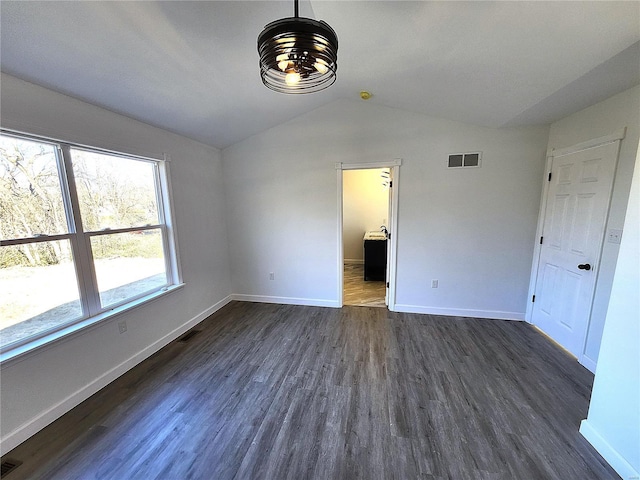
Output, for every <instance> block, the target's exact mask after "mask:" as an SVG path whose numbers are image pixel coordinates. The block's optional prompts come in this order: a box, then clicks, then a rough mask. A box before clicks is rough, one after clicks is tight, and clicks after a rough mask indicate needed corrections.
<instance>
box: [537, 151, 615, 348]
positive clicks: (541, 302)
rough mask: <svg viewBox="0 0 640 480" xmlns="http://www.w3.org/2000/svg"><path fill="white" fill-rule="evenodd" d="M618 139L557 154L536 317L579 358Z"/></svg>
mask: <svg viewBox="0 0 640 480" xmlns="http://www.w3.org/2000/svg"><path fill="white" fill-rule="evenodd" d="M618 146H619V142H618V141H616V142H612V143H608V144H605V145H601V146H597V147H593V148H589V149H586V150H582V151H578V152H574V153H567V154H564V155H561V156H556V157H554V158H553V159H552V170H551V180H550V185H549V188H548V193H547V201H546V210H545V216H544V224H543V233H542V235H543V237H542V245H541V249H540V260H539V262H538V273H537V281H536V287H535V292H534V294H535V301H534V303H533V310H532V322H533V324H534V325H536V326H538V327H539V328H540V329H542V330H543V331H544V332H545V333H547V334H548V335H549V336H551V337H552V338H553V339H554V340H555V341H557V342H558V343H559V344H560V345H562V346H563V347H564V348H566V349H567V350H568V351H569V352H571V353H572V354H573V355H575V356H576V357H578V358H580V357H581V356H582V353H583V350H584V342H585V337H586V333H587V329H588V325H589V318H590V315H591V305H592V302H593V292H594V289H595V284H596V278H597V272H598V267H599V261H600V252H601V249H602V242H603V239H604V229H605V225H606V219H607V212H608V209H609V200H610V197H611V188H612V185H613V177H614V173H615V168H616V163H617V158H618Z"/></svg>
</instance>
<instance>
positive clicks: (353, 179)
mask: <svg viewBox="0 0 640 480" xmlns="http://www.w3.org/2000/svg"><path fill="white" fill-rule="evenodd" d="M386 170H387V171H388V169H386ZM383 171H385V169H382V168H372V169H366V170H345V171H344V172H343V177H342V178H343V184H342V192H343V204H342V211H343V217H342V225H343V229H342V243H343V245H344V260H345V263H347V262H350V261H351V262H354V261H355V262H356V263H357V262H360V263H362V262H363V261H364V243H363V236H364V233H365V232H367V231H370V230H375V231H380V227H381V226H382V225H386V226H387V227H389V225H388V223H387V217H388V216H389V188H388V187H385V186H384V185H383V184H382V183H383V181H384V179H383V178H382V177H381V174H382V172H383Z"/></svg>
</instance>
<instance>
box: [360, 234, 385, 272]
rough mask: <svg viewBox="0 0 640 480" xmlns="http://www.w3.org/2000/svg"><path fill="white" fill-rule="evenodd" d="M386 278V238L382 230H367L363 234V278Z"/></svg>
mask: <svg viewBox="0 0 640 480" xmlns="http://www.w3.org/2000/svg"><path fill="white" fill-rule="evenodd" d="M386 278H387V238H386V235H385V234H384V233H382V232H367V233H366V234H365V236H364V279H365V281H366V280H381V281H384V280H386Z"/></svg>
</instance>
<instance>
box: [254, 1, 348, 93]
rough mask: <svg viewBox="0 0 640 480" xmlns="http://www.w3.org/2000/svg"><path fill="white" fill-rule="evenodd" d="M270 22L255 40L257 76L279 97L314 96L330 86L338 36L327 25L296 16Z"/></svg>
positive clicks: (295, 6)
mask: <svg viewBox="0 0 640 480" xmlns="http://www.w3.org/2000/svg"><path fill="white" fill-rule="evenodd" d="M294 15H295V16H294V17H289V18H282V19H280V20H276V21H275V22H271V23H270V24H268V25H267V26H266V27H264V30H263V31H262V33H260V35H259V36H258V54H259V55H260V76H261V77H262V83H264V84H265V85H266V86H267V87H268V88H270V89H271V90H275V91H276V92H280V93H313V92H318V91H320V90H324V89H325V88H327V87H329V86H331V85H332V84H333V82H335V81H336V70H337V69H338V63H337V60H338V36H337V35H336V32H335V31H334V30H333V28H331V27H330V26H329V25H328V24H327V23H326V22H323V21H318V20H313V19H311V18H300V17H299V16H298V0H294Z"/></svg>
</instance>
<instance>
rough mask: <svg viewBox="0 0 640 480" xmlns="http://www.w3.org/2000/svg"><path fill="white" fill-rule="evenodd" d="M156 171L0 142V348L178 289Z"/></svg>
mask: <svg viewBox="0 0 640 480" xmlns="http://www.w3.org/2000/svg"><path fill="white" fill-rule="evenodd" d="M166 175H167V172H166V165H165V163H164V162H163V161H160V160H154V159H148V158H140V157H135V156H131V155H124V154H116V153H111V152H105V151H100V150H97V149H91V148H86V147H79V146H75V145H70V144H67V143H61V142H51V141H48V140H43V139H37V138H33V137H26V136H22V135H17V134H13V133H9V132H2V134H1V135H0V218H1V221H0V348H1V349H2V350H3V351H5V350H9V349H12V348H15V347H17V346H20V345H24V344H27V343H29V342H32V341H34V340H36V339H41V338H43V337H46V336H48V335H51V334H55V333H56V332H60V331H61V330H62V329H66V328H68V327H70V326H72V325H76V324H78V322H81V321H82V322H84V321H85V320H87V319H91V318H94V317H95V318H96V320H98V319H100V318H102V316H103V315H107V314H108V312H110V311H112V310H114V309H116V308H118V307H126V306H128V305H130V304H131V305H134V304H137V303H139V302H140V301H143V300H145V299H146V298H147V297H148V296H151V295H154V294H158V293H159V292H162V291H166V290H168V289H169V287H171V286H172V285H176V284H178V283H179V278H178V272H177V270H178V269H177V257H176V255H175V247H174V241H173V233H172V231H171V228H170V224H171V223H170V222H169V213H170V212H169V202H168V198H167V192H168V190H167V181H166Z"/></svg>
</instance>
